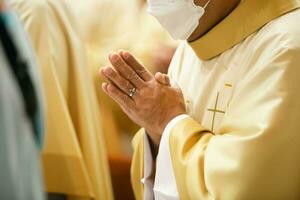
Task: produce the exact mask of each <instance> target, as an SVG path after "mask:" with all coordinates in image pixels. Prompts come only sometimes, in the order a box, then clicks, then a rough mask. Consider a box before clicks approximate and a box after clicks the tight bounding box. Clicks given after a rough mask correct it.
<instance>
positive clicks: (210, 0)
mask: <svg viewBox="0 0 300 200" xmlns="http://www.w3.org/2000/svg"><path fill="white" fill-rule="evenodd" d="M210 2H211V0H209V1H208V2H207V3H206V4H205V5H204V6H203V8H204V10H205V9H206V7H207V6H208V4H209V3H210Z"/></svg>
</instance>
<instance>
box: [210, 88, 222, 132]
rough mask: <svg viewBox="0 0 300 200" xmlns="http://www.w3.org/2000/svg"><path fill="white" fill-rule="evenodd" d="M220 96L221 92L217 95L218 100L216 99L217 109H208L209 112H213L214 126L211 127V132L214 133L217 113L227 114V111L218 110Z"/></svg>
mask: <svg viewBox="0 0 300 200" xmlns="http://www.w3.org/2000/svg"><path fill="white" fill-rule="evenodd" d="M219 95H220V92H218V94H217V98H216V102H215V107H214V108H209V109H207V110H208V111H210V112H213V119H212V125H211V130H212V131H214V125H215V118H216V114H217V113H222V114H225V111H222V110H218V102H219Z"/></svg>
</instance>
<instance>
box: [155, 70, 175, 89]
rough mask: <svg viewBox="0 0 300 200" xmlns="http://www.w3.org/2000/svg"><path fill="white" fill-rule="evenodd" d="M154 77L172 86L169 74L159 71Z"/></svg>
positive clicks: (161, 82)
mask: <svg viewBox="0 0 300 200" xmlns="http://www.w3.org/2000/svg"><path fill="white" fill-rule="evenodd" d="M154 77H155V79H156V81H158V82H159V83H160V84H163V85H167V86H171V81H170V78H169V77H168V75H166V74H163V73H160V72H157V73H156V74H155V76H154Z"/></svg>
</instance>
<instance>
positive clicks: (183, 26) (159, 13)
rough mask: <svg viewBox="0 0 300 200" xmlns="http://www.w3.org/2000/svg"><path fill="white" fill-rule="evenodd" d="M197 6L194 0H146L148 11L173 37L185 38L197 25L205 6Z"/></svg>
mask: <svg viewBox="0 0 300 200" xmlns="http://www.w3.org/2000/svg"><path fill="white" fill-rule="evenodd" d="M209 3H210V0H209V1H208V2H207V3H206V5H205V6H204V7H201V6H197V5H195V3H194V0H148V9H147V11H148V13H149V14H151V15H153V16H154V17H155V18H156V19H157V20H158V22H159V23H160V24H161V25H162V26H163V27H164V28H165V29H166V30H167V31H168V32H169V33H170V35H171V36H172V37H173V38H174V39H175V40H177V39H181V40H186V39H188V38H189V37H190V36H191V35H192V33H193V32H194V31H195V29H196V28H197V26H198V25H199V19H200V18H201V17H202V16H203V14H204V12H205V8H206V6H207V5H208V4H209Z"/></svg>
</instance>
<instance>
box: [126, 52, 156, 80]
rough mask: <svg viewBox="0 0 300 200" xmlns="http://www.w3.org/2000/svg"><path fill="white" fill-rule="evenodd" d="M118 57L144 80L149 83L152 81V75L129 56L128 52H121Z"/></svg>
mask: <svg viewBox="0 0 300 200" xmlns="http://www.w3.org/2000/svg"><path fill="white" fill-rule="evenodd" d="M120 55H121V56H122V58H123V59H124V61H125V62H126V63H127V64H128V65H129V66H130V67H132V69H133V70H134V71H135V72H136V73H137V74H138V75H139V76H140V77H141V78H142V79H143V80H144V81H150V80H152V79H153V75H152V74H151V73H150V72H149V71H148V70H147V69H146V68H145V67H143V65H141V64H140V63H139V62H138V61H137V59H136V58H135V57H134V56H133V55H131V54H130V53H129V52H128V51H121V52H120Z"/></svg>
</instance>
